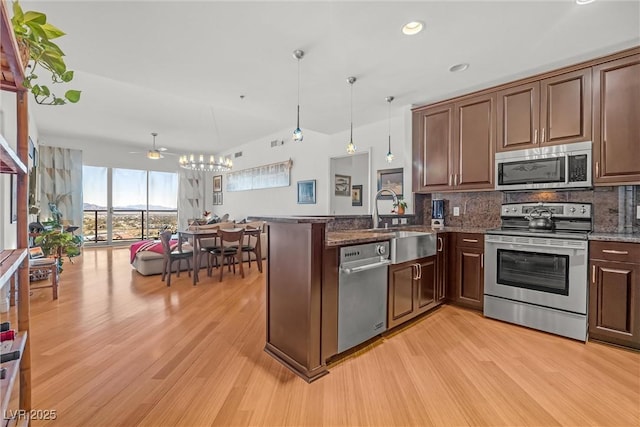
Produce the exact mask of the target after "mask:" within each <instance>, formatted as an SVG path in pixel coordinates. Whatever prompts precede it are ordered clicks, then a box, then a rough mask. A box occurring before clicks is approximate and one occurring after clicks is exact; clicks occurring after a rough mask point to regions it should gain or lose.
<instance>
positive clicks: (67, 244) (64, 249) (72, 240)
mask: <svg viewBox="0 0 640 427" xmlns="http://www.w3.org/2000/svg"><path fill="white" fill-rule="evenodd" d="M79 239H80V238H79V236H75V235H74V234H73V233H67V232H65V231H63V230H61V229H60V228H54V229H52V230H45V231H43V232H42V233H40V234H39V235H38V236H36V240H35V243H36V245H37V246H40V247H41V248H42V251H43V252H44V253H45V255H52V256H54V257H56V258H57V261H58V272H62V255H67V256H68V257H69V258H71V257H74V256H78V255H80V243H79V242H78V240H79Z"/></svg>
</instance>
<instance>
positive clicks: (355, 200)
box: [351, 185, 362, 206]
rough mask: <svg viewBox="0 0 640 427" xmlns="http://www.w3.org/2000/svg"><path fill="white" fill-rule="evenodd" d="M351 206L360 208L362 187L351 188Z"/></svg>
mask: <svg viewBox="0 0 640 427" xmlns="http://www.w3.org/2000/svg"><path fill="white" fill-rule="evenodd" d="M351 206H362V185H354V186H352V187H351Z"/></svg>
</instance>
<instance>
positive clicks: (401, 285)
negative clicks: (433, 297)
mask: <svg viewBox="0 0 640 427" xmlns="http://www.w3.org/2000/svg"><path fill="white" fill-rule="evenodd" d="M416 276H417V268H416V266H415V264H409V265H406V264H400V265H399V266H392V267H389V298H388V304H389V306H388V312H387V314H388V315H387V325H388V328H393V327H394V326H397V325H399V324H401V323H403V322H405V321H407V320H409V319H410V318H412V317H413V316H414V313H413V312H414V309H415V307H414V301H415V298H414V295H413V280H414V278H415V277H416Z"/></svg>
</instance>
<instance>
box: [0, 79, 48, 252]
mask: <svg viewBox="0 0 640 427" xmlns="http://www.w3.org/2000/svg"><path fill="white" fill-rule="evenodd" d="M29 100H30V98H29ZM52 108H54V107H52ZM16 120H17V108H16V95H15V93H13V92H7V91H0V133H2V135H3V137H4V138H5V140H6V141H7V143H8V144H9V146H10V147H11V148H13V149H14V150H15V149H16V146H17V144H16V143H17V140H16V138H17V132H18V126H17V122H16ZM29 136H30V137H31V139H32V140H33V142H34V144H35V145H36V146H37V144H38V130H37V128H36V126H35V123H34V121H33V118H32V117H31V116H29ZM32 165H33V161H32V160H31V159H29V164H28V166H29V167H31V166H32ZM10 183H11V179H10V175H8V174H0V202H2V203H1V205H0V206H1V209H0V249H5V248H15V247H16V246H17V235H16V223H10V219H11V218H10V214H11V212H10V209H11V201H10V197H11V191H10V188H9V187H10Z"/></svg>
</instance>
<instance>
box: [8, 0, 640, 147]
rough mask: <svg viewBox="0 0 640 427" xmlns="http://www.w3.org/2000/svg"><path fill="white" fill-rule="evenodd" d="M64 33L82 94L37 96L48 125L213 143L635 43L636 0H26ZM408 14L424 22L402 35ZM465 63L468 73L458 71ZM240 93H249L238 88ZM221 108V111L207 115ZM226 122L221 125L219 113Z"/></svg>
mask: <svg viewBox="0 0 640 427" xmlns="http://www.w3.org/2000/svg"><path fill="white" fill-rule="evenodd" d="M21 4H22V6H23V9H24V10H38V11H42V12H44V13H46V14H47V16H48V20H49V22H50V23H52V24H54V25H56V26H58V27H59V28H61V29H62V30H64V31H65V32H66V33H67V35H66V36H65V37H63V38H61V39H59V44H60V45H61V47H62V48H63V50H64V51H65V53H66V55H67V65H68V67H69V68H70V69H73V70H75V72H76V78H75V79H74V81H73V82H72V84H70V85H69V87H70V88H73V89H80V90H82V99H81V101H80V102H79V103H78V104H76V105H66V106H61V107H60V106H56V107H51V106H40V105H35V104H34V106H33V107H32V109H31V110H32V113H33V114H34V116H35V119H36V122H37V125H38V129H39V133H40V137H41V139H42V140H44V141H45V142H46V140H47V138H60V137H61V136H62V137H64V138H73V139H82V140H86V141H87V143H88V144H89V146H90V145H91V144H104V143H109V144H123V145H126V146H127V147H128V148H130V149H132V150H137V149H139V150H142V151H144V150H145V149H147V148H149V146H150V145H151V141H152V138H151V135H150V133H151V132H158V133H159V136H158V138H157V143H158V145H159V146H165V147H169V148H170V149H173V150H174V151H184V150H186V149H193V150H196V149H199V150H203V151H205V150H206V151H213V152H216V153H219V152H222V151H225V150H229V149H230V148H231V147H234V146H237V145H240V144H243V143H246V142H249V141H252V140H255V139H258V138H261V137H265V136H266V135H269V134H272V133H275V132H278V131H281V130H282V129H288V128H291V130H293V128H294V127H295V118H296V117H295V115H296V90H297V89H296V88H297V64H296V60H295V59H294V58H293V56H292V52H293V50H294V49H302V50H304V51H305V52H306V55H305V57H304V59H302V61H301V63H300V68H301V87H302V89H301V127H302V128H303V129H313V130H315V131H318V132H322V133H326V134H332V133H335V132H338V131H342V130H345V129H347V128H348V127H349V99H350V98H349V93H350V92H349V84H348V83H347V81H346V78H347V77H348V76H356V77H357V78H358V81H357V82H356V83H355V84H354V86H353V103H354V106H353V120H354V126H356V127H357V126H360V125H363V124H366V123H371V122H375V121H379V120H384V119H386V117H387V103H386V102H385V100H384V98H385V96H387V95H393V96H395V97H396V100H395V101H394V102H393V104H392V107H393V109H394V110H393V113H392V114H394V115H396V114H400V113H401V111H402V109H405V110H406V108H408V106H409V105H411V104H424V103H427V102H431V101H436V100H440V99H446V98H449V97H452V96H455V95H459V94H462V93H465V92H469V91H472V90H475V89H480V88H484V87H488V86H493V85H495V84H498V83H502V82H505V81H509V80H513V79H515V78H518V77H524V76H527V75H531V74H534V73H536V72H541V71H545V70H549V69H553V68H558V67H560V66H563V65H569V64H571V63H575V62H578V61H580V60H585V59H590V58H592V57H595V56H599V55H603V54H607V53H610V52H615V51H618V50H621V49H624V48H628V47H632V46H636V45H640V1H623V2H620V1H603V0H599V1H596V2H594V3H592V4H589V5H585V6H579V5H576V3H575V1H574V0H563V1H554V2H539V1H510V2H506V1H502V2H485V1H470V2H460V1H420V2H418V1H412V2H398V1H352V2H343V1H297V2H293V1H283V2H275V1H254V2H248V1H234V2H231V1H224V2H223V1H211V0H210V1H190V2H189V1H109V2H107V1H94V0H84V1H66V2H63V1H53V0H50V1H46V2H42V1H41V2H37V1H33V2H32V1H27V0H24V1H22V2H21ZM409 20H421V21H424V22H425V23H426V29H425V30H424V31H423V32H422V33H420V34H419V35H417V36H413V37H408V36H405V35H403V34H402V33H401V31H400V28H401V26H402V25H403V24H404V23H406V22H408V21H409ZM461 62H468V63H470V68H469V69H468V70H467V71H465V72H462V73H451V72H449V71H448V69H449V67H450V66H451V65H453V64H457V63H461ZM240 95H244V96H245V98H244V100H241V99H240ZM212 111H213V114H212ZM214 115H215V121H216V123H217V128H218V130H216V128H215V125H214V119H213V117H214Z"/></svg>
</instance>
